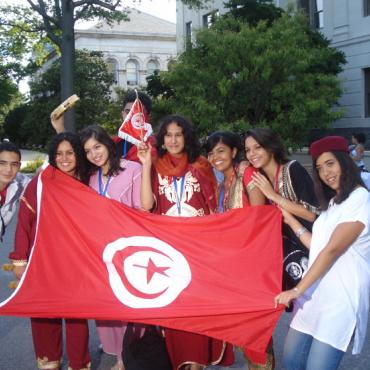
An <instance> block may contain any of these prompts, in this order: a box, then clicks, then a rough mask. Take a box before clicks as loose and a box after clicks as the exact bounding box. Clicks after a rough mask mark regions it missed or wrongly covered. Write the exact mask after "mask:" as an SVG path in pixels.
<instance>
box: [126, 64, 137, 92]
mask: <svg viewBox="0 0 370 370" xmlns="http://www.w3.org/2000/svg"><path fill="white" fill-rule="evenodd" d="M126 73H127V85H131V86H132V85H138V82H139V68H138V64H137V62H136V61H135V60H132V59H130V60H128V61H127V63H126Z"/></svg>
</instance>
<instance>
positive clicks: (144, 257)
mask: <svg viewBox="0 0 370 370" xmlns="http://www.w3.org/2000/svg"><path fill="white" fill-rule="evenodd" d="M127 248H130V250H128V249H127ZM123 252H127V253H123ZM116 253H122V255H123V261H122V273H123V275H124V279H123V278H122V277H121V276H120V274H119V272H118V271H117V268H116V266H115V264H114V263H113V259H114V257H115V256H116ZM103 261H104V263H105V264H106V267H107V270H108V274H109V283H110V286H111V288H112V291H113V293H114V294H115V296H116V297H117V299H118V300H119V301H120V302H121V303H123V304H125V305H126V306H129V307H132V308H156V307H164V306H167V305H169V304H170V303H172V302H173V301H174V300H175V299H176V298H177V297H178V295H179V294H180V293H181V292H182V291H183V290H184V289H185V288H186V287H187V286H188V285H189V284H190V281H191V270H190V267H189V264H188V262H187V261H186V259H185V257H184V256H183V255H182V254H181V253H180V252H179V251H177V250H176V249H175V248H173V247H172V246H171V245H169V244H168V243H166V242H164V241H162V240H160V239H157V238H154V237H147V236H131V237H128V238H119V239H117V240H116V241H114V242H112V243H109V244H107V246H106V247H105V249H104V252H103Z"/></svg>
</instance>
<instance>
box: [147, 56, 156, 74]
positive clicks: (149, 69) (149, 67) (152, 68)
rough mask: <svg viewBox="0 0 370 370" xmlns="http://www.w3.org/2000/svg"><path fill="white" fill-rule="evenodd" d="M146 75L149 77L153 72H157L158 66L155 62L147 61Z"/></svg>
mask: <svg viewBox="0 0 370 370" xmlns="http://www.w3.org/2000/svg"><path fill="white" fill-rule="evenodd" d="M146 69H147V75H148V76H150V75H152V74H153V73H154V71H159V64H158V62H157V61H156V60H149V62H148V65H147V68H146Z"/></svg>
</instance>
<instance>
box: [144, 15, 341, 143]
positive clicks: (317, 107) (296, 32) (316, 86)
mask: <svg viewBox="0 0 370 370" xmlns="http://www.w3.org/2000/svg"><path fill="white" fill-rule="evenodd" d="M342 63H344V56H343V54H342V53H340V52H338V51H337V50H336V49H334V48H330V47H328V45H327V43H326V40H325V39H324V38H323V37H322V36H320V37H319V36H318V35H316V34H315V33H313V31H311V30H310V29H309V27H308V22H307V18H306V17H305V16H304V15H302V14H296V15H294V16H290V15H288V14H282V15H281V16H280V17H279V18H278V19H277V20H275V21H274V22H273V23H272V24H271V25H269V24H268V22H266V21H263V22H259V23H258V25H257V26H256V27H253V26H250V25H249V24H248V23H246V22H245V21H243V20H240V19H235V18H234V17H232V16H225V17H221V19H219V20H218V21H217V22H215V24H214V26H213V27H211V29H205V30H202V31H200V32H198V33H197V38H196V44H195V46H193V47H192V48H189V49H188V50H186V51H185V52H184V53H183V54H182V55H181V56H180V57H179V59H178V62H177V64H176V65H175V67H174V68H173V69H172V70H171V71H169V72H166V73H162V74H161V75H160V77H159V78H160V83H161V85H162V90H161V88H159V87H158V78H157V80H156V81H155V82H156V84H157V86H156V91H157V96H156V101H155V104H154V107H156V106H158V107H160V109H161V111H162V112H163V111H166V112H178V113H181V114H184V115H186V116H188V117H190V118H191V119H192V120H193V122H194V123H195V124H196V125H197V126H198V129H199V131H200V133H201V134H207V133H209V132H210V131H213V130H216V129H221V128H228V129H232V130H236V131H244V130H246V129H247V128H248V127H252V126H269V127H271V128H273V129H274V130H276V131H278V132H279V133H280V134H281V135H282V137H283V138H284V139H285V140H286V142H287V144H288V145H293V146H297V145H298V146H300V145H302V144H304V143H305V141H306V138H307V136H308V134H309V132H310V130H311V129H312V128H316V127H325V126H327V125H328V124H329V123H330V122H332V121H333V120H335V119H337V118H339V117H340V115H341V112H336V111H333V110H332V106H333V105H334V104H335V103H336V101H337V99H338V98H339V96H340V92H341V91H340V88H339V82H338V79H337V77H336V73H338V71H340V69H341V64H342ZM148 88H149V91H150V88H151V84H149V87H148Z"/></svg>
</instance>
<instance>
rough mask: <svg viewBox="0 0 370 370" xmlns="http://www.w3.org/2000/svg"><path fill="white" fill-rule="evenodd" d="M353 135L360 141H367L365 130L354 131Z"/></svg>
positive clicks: (362, 142) (361, 142) (363, 142)
mask: <svg viewBox="0 0 370 370" xmlns="http://www.w3.org/2000/svg"><path fill="white" fill-rule="evenodd" d="M352 136H353V137H354V138H355V139H356V140H357V141H358V142H359V143H360V144H365V143H366V135H365V134H364V133H363V132H358V133H353V134H352Z"/></svg>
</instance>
